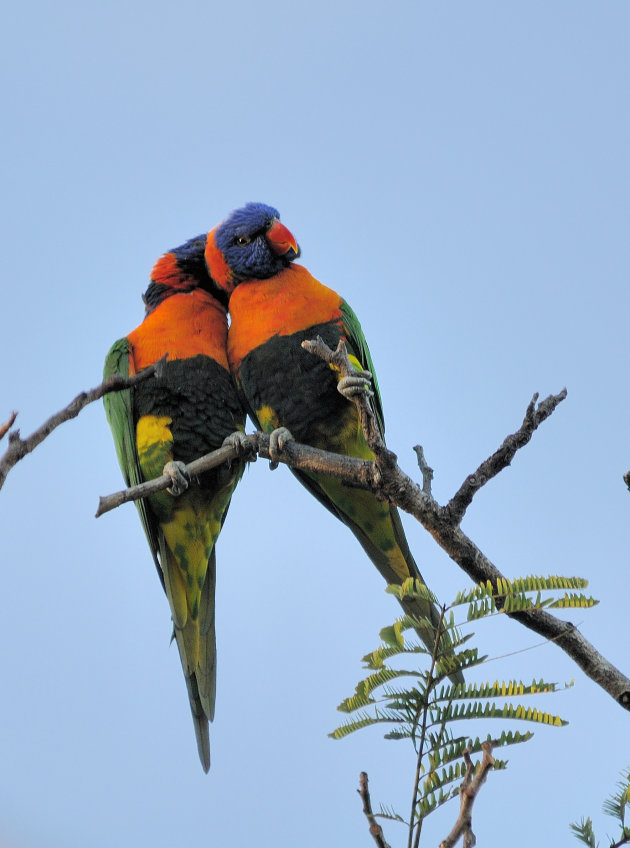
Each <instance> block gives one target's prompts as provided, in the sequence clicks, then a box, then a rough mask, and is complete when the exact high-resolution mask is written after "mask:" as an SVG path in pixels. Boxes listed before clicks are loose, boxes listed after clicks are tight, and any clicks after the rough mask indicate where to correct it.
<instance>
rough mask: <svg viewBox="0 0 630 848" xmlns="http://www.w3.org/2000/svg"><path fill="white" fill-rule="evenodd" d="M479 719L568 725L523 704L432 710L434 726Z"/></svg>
mask: <svg viewBox="0 0 630 848" xmlns="http://www.w3.org/2000/svg"><path fill="white" fill-rule="evenodd" d="M479 718H504V719H510V720H512V719H514V720H517V721H531V722H535V723H536V724H549V725H551V726H553V727H563V726H564V725H566V724H568V722H567V721H565V720H564V719H562V718H560V716H557V715H552V714H551V713H547V712H543V711H541V710H537V709H536V708H535V707H523V706H522V705H521V704H517V705H515V706H514V705H512V704H504V705H503V706H502V707H501V706H498V705H496V704H491V703H488V702H486V703H483V702H482V701H474V702H473V703H471V704H466V703H463V704H448V705H447V706H446V707H437V708H435V709H434V710H432V715H431V722H432V724H434V725H439V724H443V723H445V722H450V721H470V720H471V719H479Z"/></svg>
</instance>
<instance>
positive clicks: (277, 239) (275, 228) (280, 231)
mask: <svg viewBox="0 0 630 848" xmlns="http://www.w3.org/2000/svg"><path fill="white" fill-rule="evenodd" d="M265 238H266V239H267V241H268V242H269V246H270V247H271V249H272V250H273V252H274V253H275V254H277V255H278V256H284V254H285V253H288V252H289V250H293V252H294V253H295V255H296V256H299V255H300V248H299V247H298V243H297V242H296V240H295V237H294V236H293V234H292V233H291V231H290V230H288V229H287V228H286V227H285V226H284V224H281V223H280V221H274V222H273V224H272V225H271V226H270V227H269V229H268V230H267V232H266V233H265Z"/></svg>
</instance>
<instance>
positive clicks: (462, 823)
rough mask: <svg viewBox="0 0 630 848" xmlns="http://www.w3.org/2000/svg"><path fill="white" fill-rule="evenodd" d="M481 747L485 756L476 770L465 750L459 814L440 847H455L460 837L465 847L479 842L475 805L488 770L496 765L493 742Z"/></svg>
mask: <svg viewBox="0 0 630 848" xmlns="http://www.w3.org/2000/svg"><path fill="white" fill-rule="evenodd" d="M481 748H482V750H483V758H482V760H481V763H480V764H479V768H478V770H477V771H476V772H475V767H474V764H473V761H472V760H471V758H470V751H468V750H466V751H464V762H465V763H466V774H465V775H464V780H463V782H462V785H461V786H460V787H459V796H460V802H459V803H460V807H459V816H458V817H457V821H456V822H455V825H454V826H453V829H452V830H451V832H450V833H449V835H448V836H447V837H446V839H444V840H443V841H442V842H440V848H453V846H454V845H455V844H456V843H457V842H458V841H459V839H460V837H463V845H464V848H473V846H474V845H475V844H476V842H477V840H476V839H475V834H474V833H473V829H472V810H473V805H474V803H475V799H476V798H477V795H478V794H479V790H480V789H481V787H482V785H483V784H484V783H485V780H486V777H487V776H488V772H489V771H490V769H491V768H492V767H493V765H494V757H493V756H492V743H490V742H484V743H483V744H482V746H481Z"/></svg>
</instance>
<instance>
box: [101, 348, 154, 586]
mask: <svg viewBox="0 0 630 848" xmlns="http://www.w3.org/2000/svg"><path fill="white" fill-rule="evenodd" d="M116 374H118V375H121V376H123V377H128V376H129V341H128V339H126V338H124V339H118V341H117V342H114V344H113V345H112V347H111V349H110V351H109V353H108V354H107V358H106V359H105V368H104V369H103V377H104V379H107V378H108V377H113V376H114V375H116ZM103 403H104V405H105V415H106V416H107V420H108V422H109V426H110V428H111V431H112V435H113V437H114V444H115V446H116V454H117V456H118V462H119V464H120V468H121V470H122V473H123V477H124V478H125V482H126V484H127V486H137V485H138V483H143V482H144V477H143V476H142V471H141V470H140V463H139V461H138V451H137V448H136V428H135V425H134V420H133V390H132V389H122V391H119V392H110V393H109V394H106V395H104V397H103ZM135 504H136V507H137V509H138V512H139V513H140V520H141V521H142V527H143V529H144V532H145V535H146V537H147V541H148V543H149V547H150V548H151V553H152V554H153V559H154V561H155V566H156V568H157V570H158V574H159V575H160V580H161V581H162V585H164V576H163V574H162V569H161V568H160V564H159V561H158V557H157V553H158V550H159V542H158V533H157V529H158V528H157V523H156V521H155V519H154V518H153V517H152V515H151V514H150V513H149V510H148V509H147V504H146V501H145V500H144V498H141V499H140V500H137V501H135Z"/></svg>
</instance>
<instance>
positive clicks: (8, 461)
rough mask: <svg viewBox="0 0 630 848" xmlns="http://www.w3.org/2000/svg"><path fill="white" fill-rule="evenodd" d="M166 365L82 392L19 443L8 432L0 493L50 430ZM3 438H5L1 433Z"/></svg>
mask: <svg viewBox="0 0 630 848" xmlns="http://www.w3.org/2000/svg"><path fill="white" fill-rule="evenodd" d="M165 362H166V357H164V358H163V359H160V360H159V362H156V363H155V364H154V365H150V366H149V367H148V368H145V369H144V370H143V371H140V372H138V374H134V375H133V376H132V377H121V376H119V375H115V376H113V377H109V378H108V379H107V380H105V381H104V382H102V383H101V384H100V386H97V387H96V388H94V389H90V391H88V392H81V394H80V395H77V396H76V397H75V399H74V400H73V401H71V402H70V403H69V404H68V405H67V406H65V407H64V408H63V409H61V410H60V411H59V412H57V413H55V415H51V417H50V418H49V419H48V420H47V421H44V423H43V424H42V425H41V427H38V428H37V430H35V431H34V432H33V433H31V435H30V436H28V438H26V439H22V438H21V437H20V431H19V430H13V431H12V432H10V433H9V447H8V448H7V450H6V451H5V453H4V455H3V456H2V457H0V489H1V488H2V487H3V485H4V481H5V480H6V479H7V474H8V473H9V471H10V470H11V469H12V468H13V466H14V465H16V464H17V463H18V462H19V461H20V460H21V459H24V457H25V456H26V455H27V454H29V453H31V451H34V450H35V448H36V447H37V446H38V445H40V444H41V443H42V442H43V441H44V439H45V438H47V437H48V436H50V434H51V433H52V432H53V430H56V429H57V427H59V425H60V424H63V423H64V422H65V421H69V420H70V419H71V418H76V417H77V415H78V414H79V413H80V412H81V410H82V409H85V407H86V406H87V405H88V404H90V403H94V401H95V400H99V399H100V398H102V397H103V395H106V394H109V392H117V391H120V390H121V389H128V388H131V387H132V386H135V385H136V384H137V383H140V382H142V381H143V380H148V379H149V378H150V377H153V376H154V375H156V374H158V373H160V371H161V369H162V368H163V366H164V363H165ZM16 416H17V413H16V412H13V413H12V414H11V418H10V419H9V421H8V422H7V424H6V425H3V428H2V429H3V430H4V427H6V429H7V430H8V429H10V428H11V427H12V426H13V422H14V421H15V418H16ZM5 432H6V431H5ZM2 435H4V432H3V433H2Z"/></svg>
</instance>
